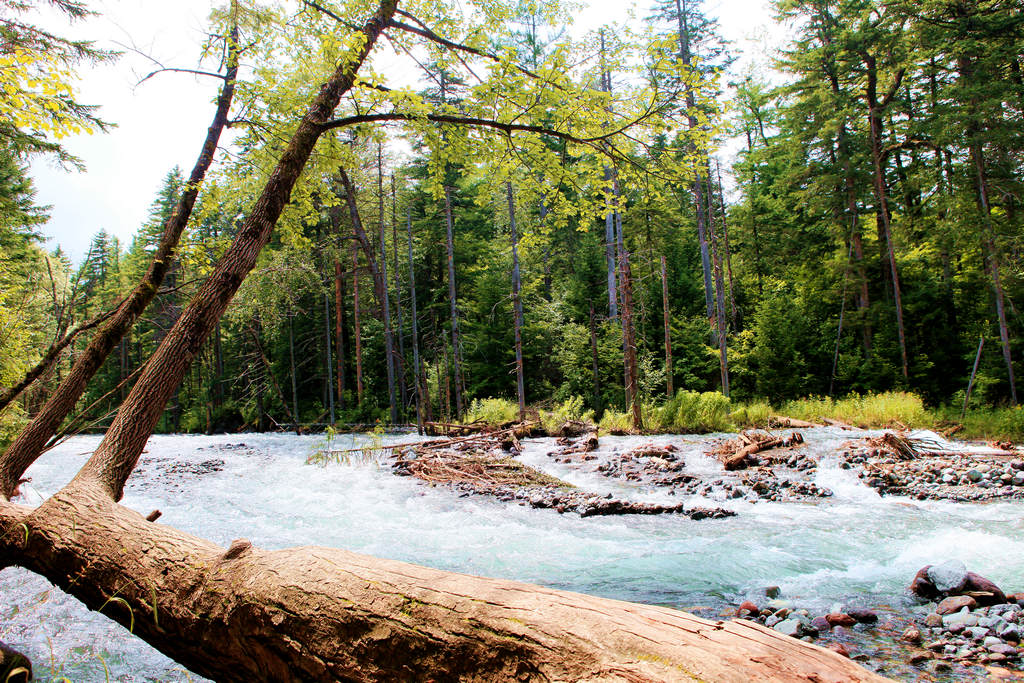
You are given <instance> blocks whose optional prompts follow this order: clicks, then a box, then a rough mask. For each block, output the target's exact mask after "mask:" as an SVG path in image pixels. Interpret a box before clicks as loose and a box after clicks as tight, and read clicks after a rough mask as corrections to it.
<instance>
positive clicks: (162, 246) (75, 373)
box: [0, 25, 238, 498]
mask: <svg viewBox="0 0 1024 683" xmlns="http://www.w3.org/2000/svg"><path fill="white" fill-rule="evenodd" d="M226 67H227V71H226V72H225V76H224V86H223V87H222V88H221V92H220V96H219V97H218V99H217V109H216V113H215V114H214V116H213V122H212V123H211V124H210V127H209V130H208V131H207V134H206V140H205V141H204V142H203V147H202V150H201V151H200V153H199V158H198V159H197V160H196V164H195V166H194V167H193V169H192V173H191V174H190V175H189V180H188V183H187V184H186V185H185V190H184V192H182V194H181V197H180V198H179V199H178V203H177V205H176V206H175V209H174V212H173V213H172V214H171V216H170V218H168V219H167V222H166V223H165V224H164V232H163V235H162V236H161V237H160V243H159V244H158V245H157V248H156V251H155V252H154V253H153V257H152V259H151V260H150V263H149V269H148V270H147V271H146V274H145V275H144V276H143V278H142V281H141V282H139V284H138V285H137V286H136V287H135V289H134V290H133V291H132V293H131V294H129V295H128V298H127V299H125V300H124V301H123V302H122V303H121V305H120V306H119V307H118V308H117V311H116V312H115V313H114V315H113V317H111V318H110V319H109V320H108V321H107V322H106V324H105V325H104V326H103V327H102V328H101V329H100V330H99V331H98V332H97V333H96V335H95V336H94V337H93V338H92V340H91V341H90V342H89V345H88V347H86V349H85V351H84V352H83V353H82V354H80V355H79V356H78V358H76V359H75V363H74V365H73V366H72V368H71V371H70V372H69V373H68V374H67V376H65V378H64V381H63V382H62V383H61V384H60V386H59V387H57V389H56V390H55V391H54V392H53V393H52V394H51V395H50V398H49V399H48V400H47V402H46V404H45V405H44V406H43V408H42V409H41V410H40V411H39V412H38V413H37V414H36V416H35V417H34V418H33V419H32V422H31V423H30V424H29V425H28V426H27V427H25V428H24V429H23V430H22V431H21V432H20V433H19V434H18V436H17V437H16V438H15V440H14V441H13V442H12V443H11V445H10V446H9V447H8V448H7V450H6V451H5V452H4V454H3V457H2V458H0V496H3V497H5V498H8V497H10V496H11V495H12V494H13V492H14V489H15V487H16V486H17V483H18V480H19V479H20V478H21V475H22V474H24V472H25V470H26V469H28V467H29V466H30V465H31V464H32V463H33V462H35V460H36V458H38V457H39V455H40V453H42V451H43V449H44V448H45V446H46V442H47V440H48V439H49V438H50V437H51V436H52V435H53V434H54V433H55V432H56V431H57V428H58V427H60V424H61V423H62V422H63V421H64V419H65V418H66V417H67V416H68V415H69V414H70V413H71V411H72V410H74V407H75V404H76V403H78V399H79V398H81V396H82V394H83V393H85V388H86V385H87V384H88V382H89V380H91V379H92V378H93V376H94V375H95V374H96V373H97V372H98V371H99V369H100V367H101V366H102V365H103V362H104V361H105V360H106V358H107V356H109V355H110V353H111V351H113V349H114V348H115V347H116V346H117V345H118V343H120V341H121V339H122V338H123V337H124V335H125V334H127V333H128V332H129V330H131V327H132V325H134V324H135V321H136V320H138V319H139V316H140V315H142V312H143V311H144V310H146V307H147V306H149V303H150V302H151V301H152V300H153V297H155V296H156V294H157V291H158V290H159V289H160V284H161V283H162V282H163V280H164V277H165V275H166V274H167V272H168V270H169V269H170V267H171V263H172V261H173V259H174V250H175V249H176V248H177V245H178V240H179V239H180V238H181V233H182V232H183V231H184V229H185V226H186V225H187V224H188V219H189V217H190V216H191V215H192V208H193V206H195V201H196V197H198V195H199V188H200V186H201V185H202V182H203V179H204V178H205V177H206V171H207V170H208V169H209V168H210V165H211V164H212V163H213V155H214V153H215V152H216V150H217V143H218V141H219V140H220V135H221V132H222V131H223V130H224V127H225V126H226V125H227V122H228V111H229V110H230V109H231V101H232V99H233V97H234V94H235V78H236V77H237V75H238V27H237V25H236V26H233V27H232V29H231V33H230V36H229V37H228V59H227V62H226ZM197 351H198V349H197ZM177 386H178V385H177V384H175V385H174V387H172V393H173V391H174V390H175V389H176V388H177ZM154 424H155V423H154Z"/></svg>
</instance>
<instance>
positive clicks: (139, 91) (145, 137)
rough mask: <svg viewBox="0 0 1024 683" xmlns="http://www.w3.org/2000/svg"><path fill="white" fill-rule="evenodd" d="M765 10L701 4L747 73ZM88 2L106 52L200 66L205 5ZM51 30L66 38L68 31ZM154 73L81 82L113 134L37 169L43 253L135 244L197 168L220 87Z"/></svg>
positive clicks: (95, 72) (765, 45)
mask: <svg viewBox="0 0 1024 683" xmlns="http://www.w3.org/2000/svg"><path fill="white" fill-rule="evenodd" d="M769 3H770V0H706V2H705V11H706V12H707V13H708V14H710V15H712V16H716V15H717V16H718V17H719V20H720V21H721V27H722V33H723V35H724V37H725V38H726V39H727V40H730V41H732V43H733V49H734V50H735V51H736V52H737V53H738V54H741V55H742V57H741V59H740V61H739V62H738V64H737V67H736V68H737V70H738V71H740V72H741V73H742V72H743V71H744V70H745V69H748V68H755V69H767V68H768V67H767V64H768V63H769V62H770V58H769V57H768V55H767V51H768V50H770V49H771V46H773V45H778V43H779V41H780V40H781V36H782V30H781V29H780V28H779V27H778V26H776V25H774V22H773V21H772V18H771V9H770V7H769ZM90 5H91V6H92V7H93V8H94V9H96V10H97V11H98V12H100V15H101V16H99V17H97V18H94V19H91V20H90V21H89V22H88V23H84V24H80V25H76V27H75V29H74V35H75V36H76V37H88V38H91V39H95V40H96V41H97V43H98V45H99V46H100V47H105V48H111V49H122V47H119V45H120V46H124V45H132V46H135V47H137V48H139V49H140V50H141V51H143V52H145V53H147V54H151V55H154V56H156V57H157V58H158V59H160V60H161V62H163V63H164V64H165V65H166V66H176V67H184V68H192V67H195V66H196V62H197V59H198V53H199V48H198V46H199V44H200V43H201V41H202V40H203V37H204V35H205V34H204V26H205V18H206V15H207V13H208V11H209V7H210V3H209V2H208V1H205V0H175V1H173V2H166V1H164V2H160V1H157V0H95V1H94V2H92V3H90ZM587 5H588V6H587V7H586V9H584V10H583V12H581V13H580V15H579V16H578V17H577V19H576V23H575V25H574V26H573V27H572V28H573V32H574V33H576V32H580V33H583V32H586V31H589V30H592V29H595V28H597V27H598V26H600V25H601V24H604V23H608V22H610V21H615V20H620V19H624V18H625V17H626V15H627V12H628V9H629V7H630V4H629V3H625V2H615V1H614V0H605V2H601V1H600V0H589V2H587ZM647 5H648V2H647V0H641V1H640V2H639V3H638V7H639V11H638V14H639V15H640V16H643V15H645V14H646V7H647ZM55 28H56V29H58V30H61V32H62V33H64V34H65V35H68V34H70V31H69V29H67V28H66V27H58V26H55ZM151 70H152V64H151V63H149V62H148V61H146V60H145V59H143V58H141V57H139V56H138V55H135V54H132V53H130V52H126V53H125V54H124V55H123V56H122V57H121V58H120V59H119V60H118V61H117V62H115V63H113V64H109V65H104V66H99V67H95V68H92V69H90V70H89V71H88V73H87V74H86V75H85V76H84V77H83V79H82V81H81V82H80V84H79V91H80V92H79V95H80V96H79V101H81V102H84V103H98V104H100V105H101V109H100V116H101V117H102V118H104V119H106V120H108V121H111V122H114V123H116V124H117V127H116V128H114V129H113V130H112V131H111V132H110V133H107V134H95V135H91V136H88V135H82V136H78V137H74V138H68V139H66V140H65V141H64V143H65V146H66V147H67V148H68V150H69V151H70V152H71V153H72V154H75V155H76V156H78V157H80V158H81V159H82V160H83V161H84V162H85V164H86V169H87V170H86V171H85V172H82V173H79V172H74V171H65V170H63V169H60V168H56V167H54V165H53V164H52V162H50V161H48V160H37V161H36V162H35V163H33V165H32V175H33V178H34V180H35V183H36V188H37V190H38V193H37V196H36V200H37V202H38V203H40V204H48V205H50V206H51V209H50V221H49V223H48V224H47V225H45V226H43V228H42V232H43V233H44V234H45V235H46V236H47V238H48V243H47V246H48V248H50V249H52V248H54V247H55V246H57V245H58V244H59V245H60V246H61V248H62V249H63V250H64V252H65V253H66V254H67V255H68V256H70V257H71V258H72V259H73V260H74V261H76V262H77V261H79V260H80V259H81V258H83V257H84V255H85V252H86V250H87V249H88V245H89V241H90V239H91V238H92V236H93V235H94V234H95V233H96V232H98V231H99V230H100V229H105V230H106V231H107V232H108V233H111V234H113V235H116V236H117V237H119V238H120V239H122V240H123V241H124V242H125V243H127V242H128V241H130V240H131V237H132V235H134V234H135V232H136V231H137V230H138V228H139V226H140V225H141V224H142V223H143V222H144V221H145V219H146V216H147V213H148V210H149V206H150V204H151V203H152V201H153V199H154V197H155V196H156V193H157V190H158V189H159V187H160V184H161V182H162V180H163V177H164V176H165V175H166V174H167V172H168V171H169V170H170V169H171V168H173V167H174V166H175V165H178V166H180V167H181V168H182V170H183V172H184V173H186V174H187V173H188V171H189V169H191V167H192V165H193V164H194V163H195V157H196V154H197V153H198V149H199V145H200V144H201V143H202V140H203V138H204V137H205V134H206V128H207V126H208V125H209V123H210V118H211V116H212V113H213V106H212V102H213V100H214V98H215V97H216V95H217V89H218V85H219V81H216V80H214V79H211V78H198V77H194V76H191V75H185V74H174V73H165V74H161V75H159V76H157V77H155V78H153V79H150V80H149V81H147V82H146V83H144V84H142V85H137V82H138V81H139V79H140V78H141V76H142V75H145V74H146V73H149V71H151Z"/></svg>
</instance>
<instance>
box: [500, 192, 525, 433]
mask: <svg viewBox="0 0 1024 683" xmlns="http://www.w3.org/2000/svg"><path fill="white" fill-rule="evenodd" d="M505 189H506V190H507V191H508V221H509V226H510V228H511V230H512V320H513V328H514V334H515V347H516V348H515V351H516V397H517V398H518V399H519V421H520V422H526V390H525V387H524V383H523V332H522V328H523V301H522V299H521V298H520V296H519V232H518V231H517V230H516V204H515V199H514V198H513V196H512V181H508V182H506V183H505Z"/></svg>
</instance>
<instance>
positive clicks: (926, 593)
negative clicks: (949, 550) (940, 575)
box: [910, 564, 939, 600]
mask: <svg viewBox="0 0 1024 683" xmlns="http://www.w3.org/2000/svg"><path fill="white" fill-rule="evenodd" d="M931 568H932V565H930V564H926V565H925V566H924V567H921V569H919V570H918V571H917V574H915V575H914V580H913V581H911V582H910V592H911V593H913V594H914V595H916V596H917V597H919V598H924V599H925V600H931V599H932V598H936V597H938V596H939V591H938V590H936V588H935V584H934V583H932V580H931V579H930V578H928V571H929V570H930V569H931Z"/></svg>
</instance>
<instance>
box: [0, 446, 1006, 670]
mask: <svg viewBox="0 0 1024 683" xmlns="http://www.w3.org/2000/svg"><path fill="white" fill-rule="evenodd" d="M863 434H864V433H857V434H856V435H857V436H861V435H863ZM718 436H722V435H718ZM851 436H853V435H852V434H851V433H850V432H843V431H840V430H838V429H832V428H829V429H810V430H806V431H805V432H804V437H805V438H806V439H807V442H808V448H809V449H810V452H812V453H815V454H818V455H819V456H820V457H821V462H820V465H819V467H818V470H817V474H816V483H818V484H819V485H821V486H825V487H827V488H829V489H831V490H832V491H833V492H834V494H835V495H834V496H833V497H831V498H829V499H826V500H824V501H823V502H815V503H758V504H752V503H748V502H746V501H743V500H738V501H728V502H721V501H701V500H694V501H693V503H694V504H708V505H720V506H723V507H729V508H731V509H734V510H735V511H736V512H737V513H738V515H737V516H736V517H732V518H728V519H721V520H703V521H692V520H690V519H689V518H686V517H682V516H675V515H662V516H622V517H588V518H580V517H579V516H578V515H575V514H565V515H560V514H558V513H557V512H555V511H553V510H538V509H531V508H526V507H521V506H518V505H514V504H508V503H501V502H498V501H495V500H491V499H488V498H482V497H473V496H470V497H460V496H459V495H458V494H456V493H453V492H452V491H451V490H449V489H447V488H443V487H438V488H432V487H429V486H427V485H425V484H423V483H422V482H419V481H417V480H415V479H413V478H409V477H396V476H393V475H392V474H391V473H390V471H389V470H388V469H386V468H381V467H379V466H377V465H375V464H372V463H365V462H362V463H361V462H352V463H348V464H331V465H329V466H326V467H318V466H314V465H308V464H306V458H307V456H308V455H309V454H310V452H311V451H313V450H315V449H316V448H318V447H319V446H321V445H322V443H323V437H322V436H296V435H294V434H260V435H257V434H235V435H218V436H179V435H167V436H154V437H152V438H151V439H150V441H149V444H148V446H147V449H146V453H145V454H144V455H143V457H142V460H141V462H140V466H139V468H138V469H137V471H136V472H135V473H134V474H133V476H132V478H131V480H130V481H129V484H128V486H127V488H126V492H125V497H124V500H123V501H122V502H123V504H124V505H126V506H128V507H131V508H133V509H135V510H138V511H139V512H141V513H142V514H147V513H148V512H150V511H151V510H154V509H159V510H161V511H162V512H163V516H162V517H161V518H160V522H159V523H161V524H169V525H173V526H175V527H178V528H180V529H183V530H185V531H188V532H191V533H194V534H196V535H199V536H202V537H205V538H207V539H210V540H212V541H215V542H217V543H220V544H222V545H224V546H227V545H228V544H229V543H230V541H231V540H232V539H235V538H240V537H244V538H248V539H250V540H251V541H252V542H253V544H255V545H257V546H260V547H263V548H282V547H288V546H294V545H309V544H315V545H324V546H334V547H341V548H346V549H349V550H354V551H357V552H362V553H366V554H370V555H375V556H379V557H388V558H393V559H397V560H403V561H408V562H415V563H417V564H424V565H428V566H431V567H437V568H440V569H446V570H451V571H458V572H465V573H470V574H477V575H485V576H496V577H505V578H514V579H517V580H522V581H527V582H531V583H539V584H543V585H547V586H552V587H555V588H561V589H566V590H573V591H580V592H584V593H591V594H595V595H601V596H605V597H610V598H618V599H623V600H631V601H638V602H648V603H657V604H663V605H669V606H673V607H679V608H683V609H695V610H698V611H699V612H700V613H702V614H705V615H707V614H718V613H724V612H725V611H726V610H727V609H728V608H730V607H735V605H737V604H738V603H739V602H741V601H742V600H743V599H745V598H747V597H753V596H758V595H761V596H763V589H764V588H765V587H766V586H778V587H779V588H780V590H781V597H782V598H783V599H785V600H788V601H791V602H792V603H793V604H794V605H797V606H800V607H806V608H819V609H822V610H825V609H828V608H829V607H830V606H832V605H835V604H836V603H841V604H844V605H864V606H877V605H880V604H891V605H902V604H904V603H906V604H907V605H909V604H910V602H911V601H910V598H909V595H908V594H907V593H906V591H905V590H904V589H905V587H906V585H907V584H908V583H909V582H910V579H911V578H912V577H913V575H914V573H915V572H916V571H917V570H918V569H919V568H921V567H922V566H923V565H925V564H932V563H937V562H942V561H944V560H947V559H959V560H961V561H963V562H964V563H965V564H966V565H967V567H968V568H970V569H971V570H973V571H975V572H977V573H979V574H982V575H984V576H986V577H988V578H990V579H992V580H993V581H995V582H996V583H997V584H999V585H1001V586H1002V587H1003V588H1004V589H1006V590H1008V591H1018V590H1024V514H1022V513H1024V504H1022V503H1020V502H1017V503H992V504H984V505H979V504H960V503H950V502H932V501H928V502H920V501H912V500H910V499H907V498H900V497H885V498H882V497H879V496H878V495H877V494H876V493H875V492H874V491H873V490H872V489H870V488H868V487H867V486H865V485H864V484H863V483H861V482H860V480H859V479H858V478H857V475H856V474H855V471H854V470H843V469H841V468H840V467H839V460H838V458H836V457H834V455H833V454H834V453H835V452H836V451H837V450H838V449H839V448H840V445H841V444H842V443H843V442H844V441H846V440H847V439H849V438H851ZM414 438H415V437H410V436H393V437H385V442H386V443H393V442H395V441H398V440H410V439H414ZM713 438H715V437H714V435H711V436H700V437H698V436H674V435H673V436H670V435H665V436H658V437H653V438H652V437H602V438H601V442H600V443H601V449H600V450H601V451H606V452H607V451H613V450H616V451H625V450H629V449H631V448H633V447H635V446H638V445H640V444H644V443H649V442H652V441H653V442H655V443H671V444H673V445H675V446H677V447H679V448H680V449H681V450H682V451H683V453H684V454H685V457H686V465H687V471H689V472H705V473H707V474H713V473H714V472H715V471H716V470H718V469H720V465H719V464H718V463H717V461H716V460H713V459H711V458H708V457H707V456H705V455H703V451H704V450H705V449H706V446H707V444H708V442H709V440H711V439H713ZM99 439H100V437H98V436H80V437H75V438H73V439H70V440H68V441H66V442H65V443H63V444H61V445H60V446H58V447H57V448H55V449H54V450H52V451H51V452H49V453H47V454H46V455H45V456H44V457H43V458H41V459H40V460H39V462H37V463H36V465H34V466H33V467H32V469H31V470H30V471H29V473H28V474H29V476H31V477H32V481H31V483H29V484H26V485H25V486H24V487H23V490H24V491H25V497H24V499H23V500H24V501H25V502H27V503H28V504H38V503H39V502H41V501H42V500H43V498H44V497H45V496H47V495H49V494H50V493H52V492H54V491H55V490H57V489H58V488H59V487H60V486H61V485H63V484H64V483H66V482H67V481H68V480H70V478H71V477H72V476H73V475H74V473H75V472H76V471H77V470H78V468H79V467H80V466H81V465H82V463H84V461H85V459H86V458H87V456H88V455H89V454H90V453H91V452H92V451H93V450H94V449H95V448H96V446H97V445H98V443H99ZM367 440H368V437H365V436H344V437H338V438H336V440H335V442H334V444H333V447H334V448H351V447H355V446H361V445H363V444H365V443H367ZM553 445H554V442H553V440H552V439H533V440H528V441H526V442H524V446H525V450H524V452H523V454H522V456H521V458H522V459H523V460H524V461H525V462H526V463H528V464H530V465H533V466H535V467H538V468H539V469H542V470H544V471H546V472H549V473H551V474H553V475H555V476H559V477H561V478H563V479H565V480H567V481H570V482H571V483H574V484H577V485H579V486H581V487H582V488H584V489H586V490H588V491H594V492H597V493H613V494H615V495H616V496H617V497H625V498H632V499H637V500H645V501H652V502H654V501H666V500H667V501H672V502H676V501H675V499H673V498H670V497H668V496H667V495H666V494H664V493H661V492H659V491H651V490H646V489H644V488H643V487H638V486H633V485H629V484H627V483H624V482H620V481H613V480H609V479H606V478H604V477H601V476H599V475H596V474H584V473H580V472H579V471H578V470H572V469H569V468H568V466H565V465H558V464H556V463H555V462H554V461H553V460H552V459H550V458H548V457H547V456H546V455H545V454H546V453H547V452H548V451H550V450H552V449H553ZM0 595H3V600H2V602H0V640H2V641H4V642H6V643H8V644H9V645H11V646H13V647H15V648H16V649H19V650H21V651H22V652H24V653H25V654H26V655H28V656H29V657H30V658H31V659H32V660H33V662H34V664H35V667H36V678H37V680H42V681H61V680H64V679H67V680H69V681H72V682H73V683H79V682H86V683H91V682H93V681H97V682H103V681H108V680H109V681H153V682H155V681H168V682H169V681H175V682H177V681H190V680H191V681H202V680H205V679H202V678H200V677H198V676H196V675H195V674H192V673H190V672H188V671H186V670H185V669H184V668H183V667H181V666H180V665H178V664H176V663H175V662H173V661H171V660H169V659H167V658H166V657H164V656H163V655H161V654H160V653H158V652H156V651H155V650H153V649H152V648H150V647H149V646H148V645H146V644H145V643H143V642H142V641H140V640H139V639H137V638H135V637H134V636H132V635H131V634H130V633H129V632H128V631H127V630H126V629H124V628H122V627H121V626H119V625H117V624H115V623H114V622H112V621H110V620H108V619H107V618H105V617H104V616H102V615H100V614H96V613H93V612H89V611H88V610H87V609H86V608H85V607H84V606H83V605H81V604H80V603H79V602H78V601H77V600H75V599H74V598H71V597H69V596H67V595H65V594H64V593H63V592H61V591H60V590H58V589H56V588H54V587H53V586H51V585H50V584H49V583H48V582H47V581H46V580H45V579H42V578H40V577H39V576H36V575H34V574H31V573H30V572H27V571H25V570H21V569H7V570H4V571H2V572H0Z"/></svg>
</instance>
